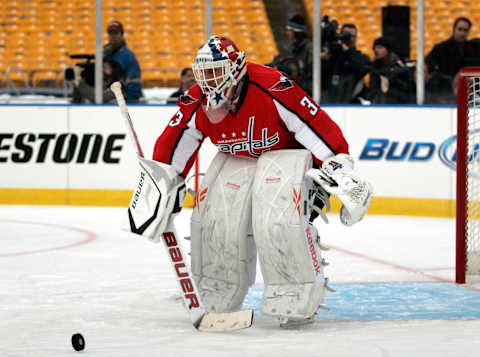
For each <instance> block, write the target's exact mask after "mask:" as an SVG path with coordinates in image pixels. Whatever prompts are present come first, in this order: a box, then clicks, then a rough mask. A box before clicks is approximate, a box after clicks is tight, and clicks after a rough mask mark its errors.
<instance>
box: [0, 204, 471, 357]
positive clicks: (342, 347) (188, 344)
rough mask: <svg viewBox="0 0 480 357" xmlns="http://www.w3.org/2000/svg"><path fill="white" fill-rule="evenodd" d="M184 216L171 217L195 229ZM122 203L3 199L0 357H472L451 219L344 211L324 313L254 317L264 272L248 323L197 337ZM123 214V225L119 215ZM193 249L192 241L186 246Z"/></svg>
mask: <svg viewBox="0 0 480 357" xmlns="http://www.w3.org/2000/svg"><path fill="white" fill-rule="evenodd" d="M190 214H191V211H190V210H184V211H183V212H182V213H181V214H180V216H179V217H177V220H176V224H177V229H178V230H179V232H180V233H182V234H184V235H188V234H189V217H190ZM125 217H126V216H125V209H124V208H98V207H58V206H0V341H1V342H0V357H10V356H22V357H23V356H35V357H37V356H38V357H40V356H48V357H56V356H74V355H75V354H77V353H78V352H75V351H74V350H73V349H72V347H71V344H70V337H71V335H72V334H74V333H76V332H80V333H82V334H83V336H84V337H85V339H86V349H85V350H84V351H83V352H80V353H81V354H83V355H85V356H105V357H107V356H108V357H117V356H128V357H136V356H141V357H149V356H162V357H163V356H209V357H210V356H242V357H246V356H274V357H276V356H297V357H298V356H321V357H323V356H368V357H374V356H381V357H391V356H401V357H405V356H408V357H425V356H432V357H433V356H435V357H437V356H452V357H453V356H455V357H456V356H462V357H468V356H472V357H473V356H475V357H477V356H479V355H480V284H470V285H467V286H458V285H455V284H453V283H452V281H453V279H454V251H455V250H454V247H455V241H454V239H455V238H454V237H455V231H454V230H455V222H454V220H453V219H432V218H414V217H392V216H367V217H366V218H365V220H364V221H363V222H361V223H359V224H357V225H356V226H353V227H350V228H347V227H344V226H342V225H341V224H340V223H339V220H338V216H337V215H336V214H335V215H330V216H329V218H330V224H329V225H325V224H324V223H323V222H321V220H320V219H319V220H317V221H316V226H317V228H318V230H319V232H320V235H321V237H322V242H323V243H325V244H327V245H328V246H329V247H330V250H329V251H326V252H324V257H325V258H326V260H327V261H328V262H329V263H330V265H328V266H327V267H326V275H327V276H328V277H329V279H330V282H331V285H332V286H333V287H334V288H335V289H336V290H337V292H336V293H327V297H326V300H325V304H326V305H328V306H329V308H330V311H320V313H319V315H318V317H317V321H316V322H315V324H313V325H310V326H308V327H304V328H301V329H297V330H283V329H280V328H279V327H278V325H277V323H276V322H275V321H273V320H271V319H270V318H268V317H266V316H262V315H261V314H260V313H259V312H258V307H259V304H260V297H261V293H262V290H263V287H262V279H261V273H260V269H258V271H259V273H258V274H257V284H256V285H255V286H253V287H252V289H251V291H250V293H249V295H248V296H247V298H246V300H245V304H244V306H245V307H246V308H247V307H250V308H255V309H256V316H255V319H254V323H253V326H252V327H251V328H250V329H246V330H242V331H237V332H234V333H201V332H198V331H196V330H195V329H194V328H193V327H192V325H191V323H190V320H189V318H188V316H187V314H186V312H185V311H184V308H183V306H182V304H181V303H180V302H179V301H178V296H179V295H178V293H177V286H176V281H175V279H174V277H173V273H172V271H171V268H170V265H169V263H168V261H167V259H166V255H165V252H164V250H163V246H162V245H160V244H154V243H151V242H150V241H147V240H146V239H144V238H142V237H137V236H135V235H133V234H130V233H126V232H124V231H122V230H121V226H122V224H125ZM122 222H123V223H122ZM183 246H184V248H185V250H187V251H188V250H189V244H188V242H187V241H184V242H183Z"/></svg>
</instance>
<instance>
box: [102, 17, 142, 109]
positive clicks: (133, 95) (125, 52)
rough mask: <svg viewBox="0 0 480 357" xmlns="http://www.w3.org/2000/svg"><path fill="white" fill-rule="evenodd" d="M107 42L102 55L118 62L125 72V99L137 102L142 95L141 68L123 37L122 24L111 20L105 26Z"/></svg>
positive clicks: (129, 101)
mask: <svg viewBox="0 0 480 357" xmlns="http://www.w3.org/2000/svg"><path fill="white" fill-rule="evenodd" d="M107 33H108V43H107V44H106V45H105V47H104V57H105V58H107V59H111V60H113V61H116V62H118V63H119V64H120V65H121V66H122V68H123V70H124V72H125V85H126V89H125V90H126V93H127V96H126V98H125V99H126V101H127V103H138V102H139V100H140V98H141V97H142V78H141V70H140V66H139V64H138V61H137V58H136V57H135V54H134V53H133V52H132V50H130V49H129V48H128V47H127V44H126V41H125V38H124V37H123V33H124V31H123V25H122V24H121V23H120V22H119V21H113V22H111V23H110V24H109V25H108V27H107Z"/></svg>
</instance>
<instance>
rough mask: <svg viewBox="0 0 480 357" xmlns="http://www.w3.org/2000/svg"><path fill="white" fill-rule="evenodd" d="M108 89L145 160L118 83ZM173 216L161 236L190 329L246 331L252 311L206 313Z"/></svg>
mask: <svg viewBox="0 0 480 357" xmlns="http://www.w3.org/2000/svg"><path fill="white" fill-rule="evenodd" d="M110 89H111V90H112V92H113V93H114V94H115V98H116V99H117V104H118V106H119V108H120V112H121V114H122V117H123V119H124V121H125V124H126V127H127V132H128V134H129V136H130V139H131V141H132V143H133V145H134V147H135V151H136V154H137V157H142V158H143V157H144V156H143V151H142V147H141V146H140V142H139V141H138V137H137V134H136V132H135V128H134V126H133V122H132V119H131V118H130V114H129V112H128V109H127V104H126V103H125V98H124V97H123V94H122V89H121V84H120V82H115V83H113V84H112V85H111V86H110ZM173 219H174V215H170V218H169V220H168V224H167V227H166V230H165V232H163V233H162V239H161V240H162V242H163V245H164V247H165V250H166V252H167V256H168V257H169V259H170V263H171V266H172V268H173V271H174V273H175V276H176V278H177V283H178V285H179V288H180V292H181V295H182V298H183V302H184V303H185V306H186V308H187V309H188V312H189V314H190V319H191V321H192V323H193V326H194V327H195V328H196V329H197V330H199V331H207V332H221V331H235V330H240V329H244V328H248V327H250V326H251V325H252V321H253V310H245V311H237V312H227V313H214V312H206V311H205V308H204V307H203V304H202V302H201V300H200V294H199V292H198V289H197V286H196V284H195V281H194V280H193V277H192V275H191V273H190V269H189V267H188V264H187V262H186V261H185V258H186V255H185V254H184V252H183V249H182V246H181V243H180V241H181V240H180V239H179V236H178V233H177V230H176V229H175V225H174V222H173Z"/></svg>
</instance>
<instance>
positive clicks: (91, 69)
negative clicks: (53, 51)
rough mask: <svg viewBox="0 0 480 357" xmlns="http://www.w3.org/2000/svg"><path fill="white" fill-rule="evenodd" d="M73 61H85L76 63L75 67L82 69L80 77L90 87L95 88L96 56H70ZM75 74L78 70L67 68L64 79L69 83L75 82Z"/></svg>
mask: <svg viewBox="0 0 480 357" xmlns="http://www.w3.org/2000/svg"><path fill="white" fill-rule="evenodd" d="M69 57H70V58H71V59H72V60H77V59H84V60H86V61H84V62H78V63H75V66H77V67H79V69H80V71H79V72H80V77H81V78H83V79H84V80H85V82H87V84H88V85H90V86H92V87H93V86H95V62H93V60H94V59H95V55H92V54H76V55H70V56H69ZM77 71H78V69H77ZM75 72H76V69H75V68H74V67H67V68H65V73H64V78H65V80H67V81H74V80H75Z"/></svg>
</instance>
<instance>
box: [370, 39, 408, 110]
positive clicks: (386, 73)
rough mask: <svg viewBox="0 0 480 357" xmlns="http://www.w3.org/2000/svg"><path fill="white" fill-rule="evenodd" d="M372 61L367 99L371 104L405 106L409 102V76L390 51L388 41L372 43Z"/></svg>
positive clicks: (378, 40) (382, 40)
mask: <svg viewBox="0 0 480 357" xmlns="http://www.w3.org/2000/svg"><path fill="white" fill-rule="evenodd" d="M373 51H374V55H375V57H374V61H373V64H372V69H371V71H370V89H369V99H370V101H371V102H372V103H373V104H406V103H409V102H410V101H411V80H410V78H411V74H410V70H409V68H408V67H406V66H405V64H404V63H403V62H402V61H401V60H400V57H399V56H398V55H397V54H396V53H394V52H392V51H391V44H390V41H389V40H387V39H386V38H385V37H379V38H377V39H376V40H375V41H374V42H373Z"/></svg>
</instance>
